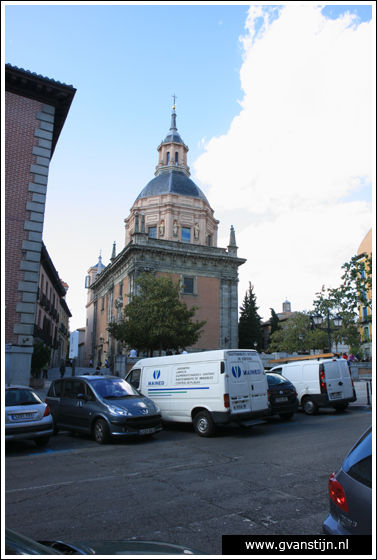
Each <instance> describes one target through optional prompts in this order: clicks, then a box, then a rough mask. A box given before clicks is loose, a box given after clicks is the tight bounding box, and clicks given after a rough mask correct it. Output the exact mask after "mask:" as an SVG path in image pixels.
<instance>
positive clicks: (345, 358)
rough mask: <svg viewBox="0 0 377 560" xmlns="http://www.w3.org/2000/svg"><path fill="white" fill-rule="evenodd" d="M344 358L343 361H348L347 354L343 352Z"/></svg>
mask: <svg viewBox="0 0 377 560" xmlns="http://www.w3.org/2000/svg"><path fill="white" fill-rule="evenodd" d="M342 358H343V360H348V356H347V352H343V356H342Z"/></svg>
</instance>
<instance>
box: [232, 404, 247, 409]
mask: <svg viewBox="0 0 377 560" xmlns="http://www.w3.org/2000/svg"><path fill="white" fill-rule="evenodd" d="M244 408H246V403H243V404H234V405H233V410H242V409H244Z"/></svg>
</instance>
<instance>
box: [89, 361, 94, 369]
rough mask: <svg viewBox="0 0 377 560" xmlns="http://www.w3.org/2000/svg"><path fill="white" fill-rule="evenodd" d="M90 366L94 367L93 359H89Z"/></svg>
mask: <svg viewBox="0 0 377 560" xmlns="http://www.w3.org/2000/svg"><path fill="white" fill-rule="evenodd" d="M89 367H93V360H92V359H90V360H89Z"/></svg>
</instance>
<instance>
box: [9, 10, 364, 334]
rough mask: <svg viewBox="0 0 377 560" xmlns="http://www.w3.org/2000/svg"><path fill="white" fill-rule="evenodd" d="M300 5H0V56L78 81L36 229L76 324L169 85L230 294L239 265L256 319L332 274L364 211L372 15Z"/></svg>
mask: <svg viewBox="0 0 377 560" xmlns="http://www.w3.org/2000/svg"><path fill="white" fill-rule="evenodd" d="M306 4H307V5H306V6H304V7H303V6H297V5H296V3H294V5H281V6H279V7H276V6H274V5H272V4H270V5H266V6H259V7H258V6H257V5H253V4H249V3H248V4H246V3H245V4H234V3H232V4H229V5H225V4H221V5H216V4H210V5H202V4H199V3H198V4H196V5H182V4H180V5H171V4H168V5H160V4H155V5H150V4H149V5H144V4H139V5H130V4H124V3H114V5H109V4H108V3H106V5H89V4H85V5H75V4H74V5H69V4H68V3H59V4H57V3H51V5H46V4H42V5H36V4H33V3H32V2H30V3H28V4H27V5H21V4H18V3H16V2H14V3H12V2H4V3H2V11H3V13H2V16H3V17H2V22H3V33H2V38H3V45H2V46H3V48H2V60H3V63H10V64H12V65H14V66H18V67H20V68H24V69H25V70H30V71H32V72H36V73H37V74H41V75H43V76H47V77H49V78H53V79H55V80H59V81H61V82H64V83H66V84H69V85H73V86H74V87H75V88H77V93H76V96H75V98H74V100H73V103H72V106H71V109H70V112H69V114H68V117H67V120H66V123H65V125H64V128H63V131H62V134H61V136H60V138H59V141H58V144H57V147H56V150H55V153H54V156H53V159H52V162H51V166H50V174H49V184H48V194H47V203H46V216H45V226H44V233H43V235H44V241H45V244H46V246H47V249H48V251H49V253H50V255H51V257H52V259H53V262H54V264H55V266H56V268H57V270H58V271H59V274H60V276H61V278H62V279H63V280H64V281H65V282H67V283H68V284H69V286H70V287H69V291H68V295H67V303H68V306H69V307H70V309H71V311H72V313H73V317H72V320H71V328H72V330H74V329H76V328H78V327H82V326H84V325H85V303H86V291H85V288H84V279H85V275H86V274H87V269H88V268H89V266H91V265H93V264H94V263H96V262H97V260H98V255H99V251H100V249H102V256H103V261H104V263H105V264H107V263H108V262H109V258H110V256H111V250H112V245H113V242H114V241H116V244H117V252H119V251H121V250H122V248H123V247H124V219H125V218H126V217H127V216H128V215H129V210H130V208H131V206H132V204H133V202H134V200H135V199H136V197H137V196H138V194H139V193H140V191H141V190H142V189H143V187H144V186H145V185H146V184H147V183H148V182H149V181H150V180H151V179H152V178H153V174H154V170H155V166H156V165H157V146H158V145H159V143H160V141H161V140H162V139H163V138H164V137H165V136H166V133H167V131H168V129H169V127H170V115H171V107H172V101H173V99H172V95H173V94H176V95H177V126H178V130H179V133H180V134H181V137H182V139H183V140H184V142H185V143H186V144H187V145H188V146H189V150H190V151H189V154H188V163H189V165H190V167H191V173H192V177H191V178H192V179H193V180H194V181H195V182H196V183H197V184H198V185H199V186H200V187H201V188H202V189H203V190H204V192H205V193H206V195H207V196H208V198H209V201H210V203H211V206H212V207H213V209H214V210H215V217H216V218H217V219H219V220H220V227H219V243H218V244H219V246H222V247H225V246H226V245H227V244H228V240H229V230H230V226H231V225H234V226H235V229H236V237H237V243H238V246H239V250H238V254H239V256H241V257H244V258H246V259H247V263H246V265H244V266H243V267H241V269H240V283H239V304H241V303H242V299H243V296H244V294H245V292H246V290H247V288H248V283H249V281H251V283H252V284H253V285H254V290H255V294H256V297H257V304H258V305H259V306H260V310H259V311H260V314H261V315H262V316H263V317H264V319H265V320H266V319H268V318H269V316H270V307H273V308H274V309H275V311H277V312H279V311H281V306H282V302H283V301H284V300H285V299H286V298H288V299H289V300H290V301H291V302H292V309H294V310H301V309H309V308H310V307H311V305H312V301H313V299H314V297H315V292H316V291H319V290H320V289H321V286H322V284H326V285H328V286H329V285H335V284H336V285H338V283H339V278H340V274H341V269H340V267H341V265H342V263H343V262H345V261H347V260H349V259H350V258H351V257H352V256H353V255H354V254H356V252H357V249H358V246H359V245H360V243H361V241H362V239H363V237H364V235H365V234H366V233H367V232H368V230H369V229H370V227H371V226H372V223H373V218H374V214H373V211H372V207H373V205H372V186H371V185H372V177H373V180H374V171H375V169H374V156H373V154H374V153H375V146H374V130H373V124H372V123H373V122H374V120H373V119H371V118H370V117H371V115H372V114H373V112H374V105H375V90H374V71H373V73H372V70H371V69H372V68H375V55H374V52H375V25H374V21H371V17H372V6H371V5H369V6H367V5H362V6H359V5H357V6H353V5H348V6H346V7H345V6H344V5H331V6H328V7H324V8H322V9H321V8H318V7H316V6H317V5H316V4H311V3H306ZM318 224H320V227H318ZM276 270H279V274H278V276H276V274H275V272H276Z"/></svg>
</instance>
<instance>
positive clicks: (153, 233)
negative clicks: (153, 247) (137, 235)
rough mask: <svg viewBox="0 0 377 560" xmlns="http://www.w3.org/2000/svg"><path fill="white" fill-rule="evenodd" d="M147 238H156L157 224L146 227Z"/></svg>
mask: <svg viewBox="0 0 377 560" xmlns="http://www.w3.org/2000/svg"><path fill="white" fill-rule="evenodd" d="M148 237H149V239H157V226H154V227H150V228H148Z"/></svg>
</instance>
